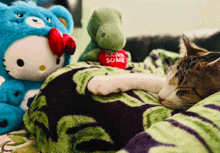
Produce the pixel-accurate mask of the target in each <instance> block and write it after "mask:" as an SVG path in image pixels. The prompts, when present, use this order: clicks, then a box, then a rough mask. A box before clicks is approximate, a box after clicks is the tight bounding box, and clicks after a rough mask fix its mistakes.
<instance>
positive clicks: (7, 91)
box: [0, 80, 25, 106]
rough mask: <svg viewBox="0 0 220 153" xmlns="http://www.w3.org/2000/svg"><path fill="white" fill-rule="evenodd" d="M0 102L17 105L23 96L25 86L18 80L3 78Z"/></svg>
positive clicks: (0, 88)
mask: <svg viewBox="0 0 220 153" xmlns="http://www.w3.org/2000/svg"><path fill="white" fill-rule="evenodd" d="M0 91H1V94H0V103H7V104H10V105H15V106H17V105H19V104H20V103H21V101H22V99H23V98H24V94H25V93H24V91H25V86H24V84H23V83H22V81H20V80H5V81H4V82H3V83H2V84H1V86H0Z"/></svg>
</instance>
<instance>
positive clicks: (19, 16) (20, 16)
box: [16, 14, 24, 18]
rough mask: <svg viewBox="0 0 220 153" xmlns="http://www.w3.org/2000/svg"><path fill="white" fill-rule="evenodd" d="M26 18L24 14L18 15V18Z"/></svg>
mask: <svg viewBox="0 0 220 153" xmlns="http://www.w3.org/2000/svg"><path fill="white" fill-rule="evenodd" d="M23 16H24V14H16V17H17V18H22V17H23Z"/></svg>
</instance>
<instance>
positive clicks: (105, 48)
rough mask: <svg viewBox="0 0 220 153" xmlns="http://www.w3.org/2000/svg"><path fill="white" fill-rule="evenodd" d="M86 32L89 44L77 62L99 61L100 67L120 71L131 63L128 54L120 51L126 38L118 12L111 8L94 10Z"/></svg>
mask: <svg viewBox="0 0 220 153" xmlns="http://www.w3.org/2000/svg"><path fill="white" fill-rule="evenodd" d="M87 30H88V33H89V35H90V37H91V42H90V43H89V45H88V46H87V48H86V49H85V51H84V52H83V54H82V55H81V56H80V58H79V61H99V62H100V63H101V64H102V65H105V66H112V67H118V68H122V69H124V68H125V67H126V65H127V62H130V61H131V56H130V53H129V52H125V50H123V49H122V48H123V47H124V46H125V44H126V38H125V35H124V32H123V29H122V21H121V13H120V12H119V11H117V10H114V9H111V8H101V9H98V10H95V11H94V12H93V14H92V16H91V18H90V21H89V24H88V27H87Z"/></svg>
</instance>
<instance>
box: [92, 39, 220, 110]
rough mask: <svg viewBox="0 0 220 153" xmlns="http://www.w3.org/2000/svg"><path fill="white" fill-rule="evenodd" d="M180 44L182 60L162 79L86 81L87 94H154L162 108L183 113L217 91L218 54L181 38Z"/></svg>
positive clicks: (121, 77) (130, 77)
mask: <svg viewBox="0 0 220 153" xmlns="http://www.w3.org/2000/svg"><path fill="white" fill-rule="evenodd" d="M182 43H183V45H182V49H181V52H184V57H183V58H182V59H181V60H180V61H179V62H177V63H176V64H174V65H173V66H172V68H171V70H170V71H169V72H168V74H167V76H166V78H163V77H158V76H154V75H147V74H140V73H131V74H122V75H115V76H98V77H94V78H93V79H91V80H90V82H89V83H88V90H89V91H90V92H92V93H94V94H96V95H107V94H110V93H117V92H125V91H128V90H131V89H136V90H144V91H147V92H151V93H156V94H158V99H159V101H160V102H161V104H162V105H164V106H165V107H168V108H171V109H176V110H186V109H188V108H189V107H191V106H193V105H194V104H196V103H197V102H199V101H200V100H202V99H204V98H206V97H208V96H209V95H211V94H213V93H215V92H218V91H220V52H211V51H208V50H206V49H204V48H200V47H198V46H196V45H195V44H194V43H193V42H191V41H190V40H189V38H187V37H186V36H185V35H182Z"/></svg>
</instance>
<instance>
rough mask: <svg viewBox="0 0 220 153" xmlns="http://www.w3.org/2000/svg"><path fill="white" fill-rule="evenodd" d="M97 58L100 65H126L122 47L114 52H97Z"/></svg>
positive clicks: (123, 66) (125, 55) (122, 66)
mask: <svg viewBox="0 0 220 153" xmlns="http://www.w3.org/2000/svg"><path fill="white" fill-rule="evenodd" d="M98 60H99V62H100V63H101V64H102V65H105V66H111V67H117V68H120V69H125V67H126V65H127V54H126V52H125V50H124V49H122V50H120V51H118V52H114V53H108V52H106V51H104V50H103V51H102V52H101V53H100V54H99V56H98Z"/></svg>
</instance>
